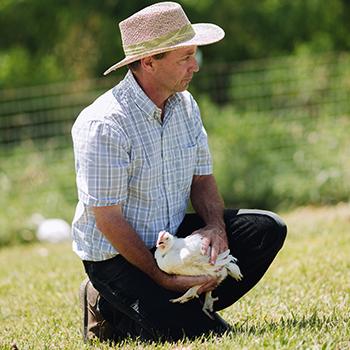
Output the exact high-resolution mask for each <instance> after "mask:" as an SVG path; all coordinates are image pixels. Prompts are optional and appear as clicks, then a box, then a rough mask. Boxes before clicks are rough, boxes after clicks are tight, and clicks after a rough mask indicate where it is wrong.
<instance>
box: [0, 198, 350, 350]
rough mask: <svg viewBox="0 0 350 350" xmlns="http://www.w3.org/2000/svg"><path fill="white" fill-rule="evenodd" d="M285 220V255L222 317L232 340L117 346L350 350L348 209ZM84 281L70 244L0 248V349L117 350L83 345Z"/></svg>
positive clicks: (311, 211)
mask: <svg viewBox="0 0 350 350" xmlns="http://www.w3.org/2000/svg"><path fill="white" fill-rule="evenodd" d="M282 216H283V217H284V218H285V220H286V221H287V224H288V227H289V236H288V238H287V241H286V244H285V246H284V248H283V250H282V251H281V252H280V254H279V255H278V257H277V259H276V260H275V262H274V264H273V265H272V267H271V269H270V270H269V271H268V273H267V274H266V276H265V277H264V278H263V280H262V281H261V282H260V283H259V284H258V286H257V287H256V288H255V289H253V290H252V291H251V292H250V293H249V294H248V295H246V296H245V297H244V298H242V299H241V300H240V301H238V302H237V303H236V304H234V305H233V306H231V307H230V308H228V309H226V310H225V311H224V312H223V313H222V315H223V316H224V318H225V319H227V320H228V321H229V322H230V323H231V324H232V325H233V326H234V332H232V334H228V335H225V336H224V337H222V338H215V337H212V338H207V339H202V340H198V341H195V342H190V341H183V342H179V343H176V344H169V343H167V344H149V345H145V344H140V343H137V342H133V341H127V342H125V343H123V344H119V345H115V346H114V348H122V349H186V350H189V349H220V350H221V349H261V348H265V349H339V350H343V349H350V321H349V317H350V301H349V296H350V253H349V252H350V235H349V224H350V206H349V205H348V204H339V205H337V206H334V207H323V208H311V207H307V208H301V209H298V210H295V211H293V212H289V213H285V214H282ZM83 278H84V274H83V269H82V265H81V263H80V261H79V259H78V258H77V257H76V256H75V255H74V254H73V253H72V252H71V248H70V244H59V245H48V244H40V243H31V244H28V245H17V246H12V247H7V248H2V249H1V250H0V322H1V323H0V324H1V328H0V349H16V346H17V348H18V349H19V350H22V349H70V350H73V349H110V348H112V347H110V346H109V345H108V344H101V343H98V342H97V343H96V344H93V345H86V344H84V343H83V341H82V337H81V331H80V329H81V312H80V309H79V302H78V287H79V283H80V281H81V280H82V279H83ZM14 344H16V346H15V345H14Z"/></svg>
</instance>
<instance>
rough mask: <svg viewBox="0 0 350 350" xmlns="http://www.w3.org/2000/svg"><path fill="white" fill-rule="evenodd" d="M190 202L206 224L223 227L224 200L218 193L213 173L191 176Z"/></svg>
mask: <svg viewBox="0 0 350 350" xmlns="http://www.w3.org/2000/svg"><path fill="white" fill-rule="evenodd" d="M191 202H192V206H193V209H194V210H195V211H196V213H197V214H198V215H199V216H200V217H201V218H202V219H203V220H204V222H205V223H206V224H207V225H214V226H218V227H220V228H222V229H223V230H224V229H225V223H224V219H223V214H224V201H223V200H222V198H221V196H220V194H219V191H218V188H217V185H216V181H215V178H214V176H213V175H203V176H197V175H195V176H194V177H193V182H192V187H191Z"/></svg>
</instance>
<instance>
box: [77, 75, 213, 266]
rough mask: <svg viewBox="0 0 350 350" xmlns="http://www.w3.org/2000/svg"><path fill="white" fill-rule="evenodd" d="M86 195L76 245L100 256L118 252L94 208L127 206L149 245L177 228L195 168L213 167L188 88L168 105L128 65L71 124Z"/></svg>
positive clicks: (87, 256) (89, 256)
mask: <svg viewBox="0 0 350 350" xmlns="http://www.w3.org/2000/svg"><path fill="white" fill-rule="evenodd" d="M72 136H73V143H74V155H75V167H76V175H77V177H76V181H77V187H78V197H79V202H78V205H77V208H76V212H75V217H74V219H73V224H72V236H73V250H74V251H75V252H76V253H77V254H78V255H79V257H80V258H81V259H83V260H91V261H100V260H105V259H109V258H111V257H113V256H115V255H116V254H117V253H118V252H117V251H116V249H115V248H114V247H113V246H112V245H111V244H110V243H109V241H108V240H107V239H106V238H105V237H104V235H103V234H102V233H101V232H100V231H99V230H98V229H97V227H96V223H95V218H94V215H93V212H92V207H95V206H111V205H121V206H122V211H123V215H124V217H125V219H126V220H127V221H128V222H129V223H130V224H131V225H132V227H133V228H134V229H135V231H136V232H137V233H138V235H139V236H140V237H141V239H142V240H143V241H144V243H145V244H146V246H147V247H149V248H151V247H153V246H154V245H155V243H156V241H157V237H158V232H159V231H161V230H164V229H165V230H168V231H169V232H172V233H175V232H176V230H177V228H178V227H179V225H180V223H181V221H182V220H183V218H184V215H185V213H186V209H187V206H188V201H189V196H190V189H191V182H192V177H193V175H207V174H211V172H212V164H211V157H210V153H209V149H208V142H207V134H206V132H205V130H204V127H203V124H202V121H201V118H200V112H199V109H198V106H197V104H196V102H195V101H194V99H193V97H192V96H191V94H190V93H189V92H187V91H186V92H181V93H176V94H175V95H173V96H171V97H170V98H169V99H168V101H167V103H166V106H165V114H164V121H163V122H162V120H161V110H160V109H159V108H157V106H156V105H155V104H154V103H153V102H152V101H151V100H150V99H149V98H148V97H147V96H146V94H145V93H144V92H143V90H142V89H141V88H140V86H139V85H138V83H137V82H136V80H135V78H134V77H133V75H132V73H131V72H130V71H129V72H128V73H127V75H126V77H125V78H124V80H122V81H121V82H120V83H119V84H118V85H117V86H115V87H114V88H113V89H111V90H109V91H107V92H106V93H104V94H103V95H102V96H100V97H99V98H98V99H97V100H96V101H94V102H93V103H92V104H91V105H90V106H88V107H87V108H85V109H84V110H83V111H82V112H81V113H80V115H79V116H78V118H77V120H76V122H75V123H74V126H73V129H72Z"/></svg>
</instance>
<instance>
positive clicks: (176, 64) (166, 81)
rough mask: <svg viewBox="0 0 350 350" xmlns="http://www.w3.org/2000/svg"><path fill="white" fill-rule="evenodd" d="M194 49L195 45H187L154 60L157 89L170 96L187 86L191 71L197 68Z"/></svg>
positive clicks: (191, 74) (195, 49) (195, 48)
mask: <svg viewBox="0 0 350 350" xmlns="http://www.w3.org/2000/svg"><path fill="white" fill-rule="evenodd" d="M196 51H197V46H189V47H185V48H181V49H177V50H174V51H170V52H168V53H167V54H166V55H165V56H164V57H163V58H162V59H159V60H154V64H155V75H154V76H155V79H156V80H157V83H158V86H159V89H162V90H164V92H165V93H166V94H169V96H170V95H173V94H174V93H175V92H180V91H184V90H186V89H187V88H188V85H189V83H190V81H191V80H192V76H193V73H195V72H198V70H199V67H198V63H197V60H196V57H195V55H196Z"/></svg>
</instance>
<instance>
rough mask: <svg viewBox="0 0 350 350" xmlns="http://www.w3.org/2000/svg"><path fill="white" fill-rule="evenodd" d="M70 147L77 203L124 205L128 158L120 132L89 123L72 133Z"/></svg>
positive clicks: (100, 123)
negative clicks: (72, 147)
mask: <svg viewBox="0 0 350 350" xmlns="http://www.w3.org/2000/svg"><path fill="white" fill-rule="evenodd" d="M73 144H74V155H75V166H76V173H77V188H78V197H79V200H80V201H82V202H83V203H84V204H86V205H88V206H110V205H116V204H121V203H123V202H125V200H126V198H127V171H128V167H129V163H130V157H129V154H128V152H127V142H126V138H125V136H124V135H123V134H122V132H120V131H119V132H118V130H115V129H114V128H112V127H111V126H110V125H108V124H105V123H104V122H101V121H89V122H87V123H83V124H80V125H79V128H78V129H77V130H75V131H74V133H73Z"/></svg>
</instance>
